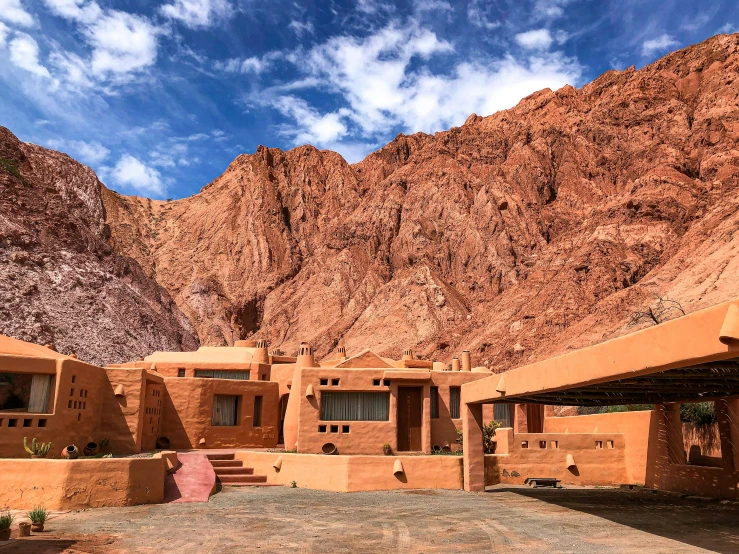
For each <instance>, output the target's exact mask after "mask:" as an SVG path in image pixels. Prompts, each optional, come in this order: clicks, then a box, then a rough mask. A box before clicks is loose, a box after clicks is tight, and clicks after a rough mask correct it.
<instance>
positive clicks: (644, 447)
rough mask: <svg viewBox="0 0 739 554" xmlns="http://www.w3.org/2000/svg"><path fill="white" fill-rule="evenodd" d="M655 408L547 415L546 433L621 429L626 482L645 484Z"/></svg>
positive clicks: (614, 431)
mask: <svg viewBox="0 0 739 554" xmlns="http://www.w3.org/2000/svg"><path fill="white" fill-rule="evenodd" d="M654 417H655V413H654V412H653V411H640V412H616V413H613V414H594V415H584V416H571V417H551V418H550V417H547V418H545V419H544V431H546V432H547V433H618V434H621V435H623V437H624V441H625V443H626V449H625V454H626V470H627V479H626V481H625V482H628V483H633V484H639V485H643V484H644V483H645V482H646V474H647V458H648V453H649V441H650V428H651V426H652V420H653V418H654Z"/></svg>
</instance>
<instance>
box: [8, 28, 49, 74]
mask: <svg viewBox="0 0 739 554" xmlns="http://www.w3.org/2000/svg"><path fill="white" fill-rule="evenodd" d="M8 47H9V50H10V62H11V63H12V64H13V65H15V66H17V67H20V68H21V69H25V70H26V71H28V72H29V73H33V74H34V75H38V76H39V77H46V78H47V79H50V78H51V74H50V73H49V70H48V69H46V68H45V67H44V66H43V65H41V63H40V62H39V48H38V43H37V42H36V41H35V40H34V39H33V38H32V37H30V36H28V35H27V34H25V33H16V34H15V38H13V40H11V41H10V43H9V44H8Z"/></svg>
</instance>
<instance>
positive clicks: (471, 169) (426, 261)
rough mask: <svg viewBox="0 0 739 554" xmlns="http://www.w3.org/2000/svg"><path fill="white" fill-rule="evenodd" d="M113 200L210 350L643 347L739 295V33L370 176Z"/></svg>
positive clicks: (298, 159) (261, 163)
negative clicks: (656, 331) (651, 325)
mask: <svg viewBox="0 0 739 554" xmlns="http://www.w3.org/2000/svg"><path fill="white" fill-rule="evenodd" d="M101 191H102V198H103V202H104V205H105V218H106V222H107V224H108V225H109V226H110V229H111V234H110V237H109V238H108V243H109V244H110V245H111V246H112V248H113V249H114V250H115V251H116V252H119V253H121V254H123V255H125V256H128V257H130V258H133V259H135V260H137V261H138V262H139V264H140V265H141V267H142V268H143V271H144V272H145V273H146V274H147V275H148V276H149V277H150V278H153V279H155V280H156V281H157V282H158V283H159V284H160V285H162V286H163V287H164V288H165V289H166V290H167V291H169V293H170V294H171V296H172V298H174V301H175V302H176V303H177V306H179V308H180V309H181V310H182V312H183V313H184V314H185V315H186V316H187V318H188V319H189V320H190V322H192V324H193V326H194V327H195V329H196V330H197V333H198V336H199V338H200V340H201V342H202V343H204V344H231V343H232V342H233V341H234V340H237V339H239V338H244V337H247V336H250V335H254V334H257V335H259V336H262V337H264V338H267V339H268V340H269V341H270V343H271V345H272V346H275V347H277V346H279V347H281V348H283V349H284V350H286V351H288V352H292V351H295V350H296V348H297V344H298V342H299V341H301V340H308V341H311V342H312V343H313V344H314V345H315V346H316V347H317V348H318V354H319V355H324V354H328V353H329V352H330V351H331V350H332V349H333V348H335V346H336V344H337V343H338V341H340V340H342V341H343V342H344V344H345V345H346V347H347V349H348V350H349V352H350V353H351V352H352V351H354V352H356V351H357V350H359V349H360V348H365V347H372V348H374V349H376V350H378V351H379V352H381V353H385V354H391V355H398V354H399V353H400V350H401V348H403V347H406V346H413V347H414V348H415V351H416V353H418V354H422V355H427V356H434V357H438V358H441V359H449V358H450V357H451V356H452V355H453V354H456V353H458V352H459V351H460V350H461V349H462V348H470V349H471V350H472V351H473V356H474V362H475V364H482V363H484V364H486V365H489V366H491V367H492V368H493V369H494V370H496V371H501V370H505V369H507V368H510V367H513V366H516V365H520V364H523V363H526V362H529V361H533V360H537V359H541V358H545V357H550V356H553V355H556V354H558V353H561V352H564V351H566V350H567V349H570V348H577V347H582V346H585V345H588V344H592V343H594V342H598V341H601V340H604V339H607V338H611V337H614V336H617V335H619V334H623V333H626V332H629V331H632V330H634V329H635V328H638V327H635V326H630V325H629V321H630V319H631V317H632V314H633V313H634V311H636V310H638V309H641V308H643V307H645V306H648V305H649V304H653V303H654V301H655V298H656V297H658V296H663V297H669V298H672V299H675V300H677V301H679V302H680V303H681V304H682V306H683V308H684V309H685V310H686V311H688V312H690V311H694V310H697V309H700V308H702V307H705V306H708V305H712V304H715V303H717V302H720V301H724V300H727V299H730V298H735V297H739V279H737V275H738V274H739V272H738V271H739V256H737V254H738V253H739V232H738V231H739V209H738V208H739V35H723V36H718V37H714V38H713V39H710V40H708V41H706V42H704V43H702V44H699V45H696V46H693V47H690V48H687V49H685V50H681V51H679V52H675V53H673V54H670V55H669V56H666V57H665V58H663V59H661V60H659V61H657V62H655V63H654V64H651V65H649V66H647V67H645V68H643V69H641V70H639V71H636V70H634V69H633V68H630V69H628V70H626V71H622V72H618V71H610V72H608V73H605V74H604V75H602V76H601V77H599V78H598V79H596V80H595V81H594V82H593V83H591V84H589V85H586V86H584V87H583V88H582V89H579V90H577V89H574V88H572V87H565V88H563V89H561V90H558V91H556V92H552V91H550V90H544V91H540V92H538V93H536V94H533V95H531V96H530V97H528V98H526V99H524V100H522V101H521V102H520V104H519V105H518V106H516V107H515V108H513V109H510V110H506V111H502V112H499V113H496V114H494V115H491V116H489V117H485V118H483V117H478V116H475V115H473V116H470V118H469V119H468V120H467V122H466V123H465V124H464V125H463V126H461V127H458V128H454V129H451V130H449V131H446V132H441V133H437V134H435V135H433V136H430V135H424V134H416V135H412V136H403V135H400V136H398V137H397V138H396V139H395V140H394V141H392V142H391V143H390V144H388V145H387V146H385V147H384V148H383V149H381V150H379V151H378V152H376V153H374V154H371V155H370V156H368V157H367V159H365V160H364V161H362V162H360V163H359V164H355V165H349V164H347V163H346V162H345V161H344V160H343V159H342V158H341V157H340V156H339V155H338V154H336V153H333V152H327V151H318V150H316V149H315V148H312V147H310V146H303V147H300V148H296V149H294V150H291V151H288V152H283V151H281V150H279V149H273V148H265V147H260V148H259V149H258V150H257V152H256V153H255V154H253V155H242V156H239V157H238V158H237V159H236V160H234V162H233V163H232V164H231V165H230V166H229V168H228V169H227V170H226V172H225V173H224V174H223V175H222V176H221V177H219V178H218V179H216V180H215V181H214V182H212V183H211V184H209V185H208V186H206V187H205V188H204V189H203V190H202V191H201V192H200V193H199V194H197V195H195V196H193V197H190V198H185V199H182V200H178V201H174V202H159V201H151V200H147V199H142V198H137V197H126V196H122V195H119V194H117V193H113V192H110V191H108V190H107V189H105V188H104V187H101ZM70 265H71V264H70ZM74 267H76V266H74ZM142 278H143V277H142ZM675 315H678V313H677V312H674V311H673V313H671V314H669V316H670V317H672V316H675ZM646 324H647V323H642V325H646Z"/></svg>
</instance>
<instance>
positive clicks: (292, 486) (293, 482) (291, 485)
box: [290, 481, 298, 489]
mask: <svg viewBox="0 0 739 554" xmlns="http://www.w3.org/2000/svg"><path fill="white" fill-rule="evenodd" d="M290 488H291V489H297V488H298V484H297V483H296V482H295V481H290Z"/></svg>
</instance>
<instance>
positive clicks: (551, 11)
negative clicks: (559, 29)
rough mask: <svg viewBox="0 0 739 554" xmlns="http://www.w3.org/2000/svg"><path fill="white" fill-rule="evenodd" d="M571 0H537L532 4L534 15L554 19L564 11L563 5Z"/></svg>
mask: <svg viewBox="0 0 739 554" xmlns="http://www.w3.org/2000/svg"><path fill="white" fill-rule="evenodd" d="M572 1H573V0H537V2H536V4H535V5H534V15H536V16H539V18H542V19H556V18H558V17H562V16H563V15H564V13H565V10H564V8H565V6H567V5H568V4H570V3H571V2H572Z"/></svg>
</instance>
